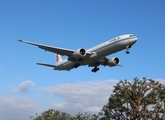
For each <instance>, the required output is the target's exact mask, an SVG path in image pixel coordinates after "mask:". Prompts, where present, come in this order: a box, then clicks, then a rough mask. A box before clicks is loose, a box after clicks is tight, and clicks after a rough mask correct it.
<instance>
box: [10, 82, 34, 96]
mask: <svg viewBox="0 0 165 120" xmlns="http://www.w3.org/2000/svg"><path fill="white" fill-rule="evenodd" d="M32 86H35V84H34V83H33V82H32V81H30V80H27V81H24V82H21V83H20V84H19V86H18V87H17V88H16V89H14V90H13V92H22V93H27V92H28V91H29V89H30V87H32Z"/></svg>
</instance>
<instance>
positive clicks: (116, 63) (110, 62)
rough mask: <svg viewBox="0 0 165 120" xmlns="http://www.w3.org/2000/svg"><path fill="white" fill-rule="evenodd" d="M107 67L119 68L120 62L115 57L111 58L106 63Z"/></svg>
mask: <svg viewBox="0 0 165 120" xmlns="http://www.w3.org/2000/svg"><path fill="white" fill-rule="evenodd" d="M107 65H108V66H110V67H113V66H119V65H120V60H119V58H117V57H114V58H111V59H109V60H108V61H107Z"/></svg>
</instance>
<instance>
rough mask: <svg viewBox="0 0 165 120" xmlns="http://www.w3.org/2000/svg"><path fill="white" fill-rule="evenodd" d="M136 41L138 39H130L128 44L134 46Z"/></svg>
mask: <svg viewBox="0 0 165 120" xmlns="http://www.w3.org/2000/svg"><path fill="white" fill-rule="evenodd" d="M137 40H138V38H137V37H135V38H134V39H132V40H130V41H129V42H130V44H132V45H133V44H135V43H136V41H137Z"/></svg>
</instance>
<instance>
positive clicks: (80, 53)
mask: <svg viewBox="0 0 165 120" xmlns="http://www.w3.org/2000/svg"><path fill="white" fill-rule="evenodd" d="M85 55H86V51H85V49H83V48H79V49H77V50H75V51H74V53H73V56H74V57H75V58H83V57H84V56H85Z"/></svg>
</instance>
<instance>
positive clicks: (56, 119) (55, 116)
mask: <svg viewBox="0 0 165 120" xmlns="http://www.w3.org/2000/svg"><path fill="white" fill-rule="evenodd" d="M30 118H31V119H32V120H73V117H72V116H71V115H70V114H67V113H65V112H60V111H58V110H53V109H49V110H47V111H44V112H43V113H41V115H39V116H38V115H37V114H36V118H33V117H32V116H30Z"/></svg>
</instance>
